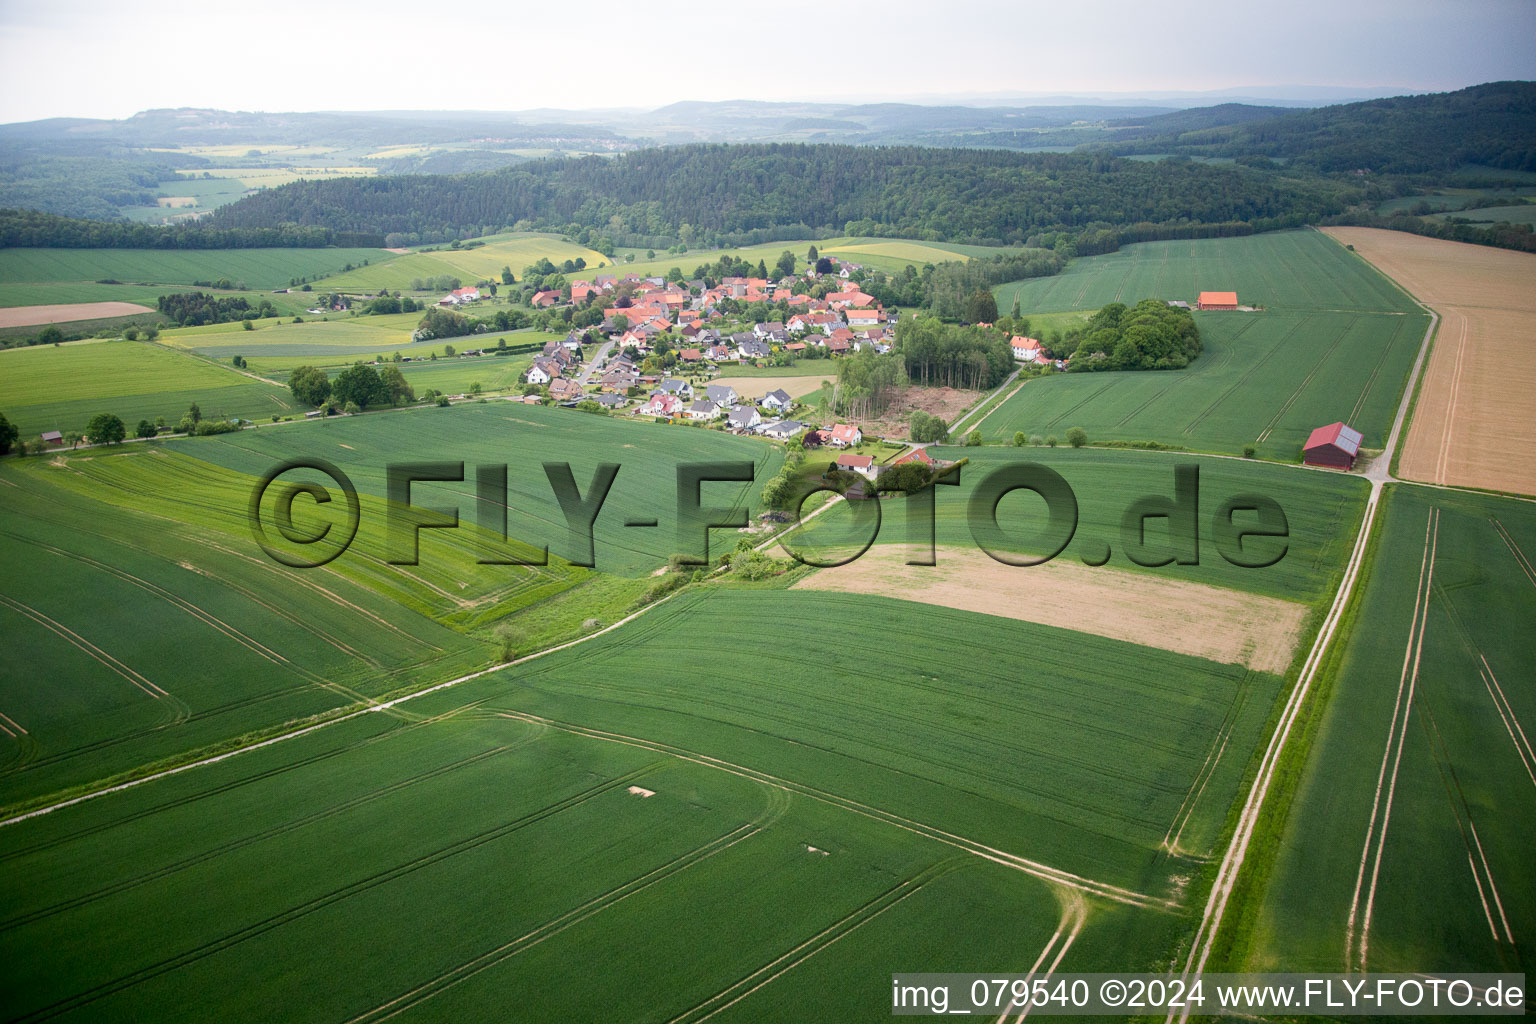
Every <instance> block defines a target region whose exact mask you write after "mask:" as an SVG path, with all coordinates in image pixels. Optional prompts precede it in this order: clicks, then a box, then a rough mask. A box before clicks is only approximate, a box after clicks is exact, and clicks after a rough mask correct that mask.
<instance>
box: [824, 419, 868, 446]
mask: <svg viewBox="0 0 1536 1024" xmlns="http://www.w3.org/2000/svg"><path fill="white" fill-rule="evenodd" d="M862 440H864V431H862V430H860V429H859V428H858V427H857V426H856V425H851V424H848V423H838V424H836V425H834V426H833V427H832V436H831V437H830V438H828V440H827V443H828V444H830V445H832V447H834V448H848V447H851V446H853V445H856V444H858V443H859V442H860V441H862Z"/></svg>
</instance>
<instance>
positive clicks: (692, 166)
mask: <svg viewBox="0 0 1536 1024" xmlns="http://www.w3.org/2000/svg"><path fill="white" fill-rule="evenodd" d="M1357 195H1358V193H1357V190H1356V189H1355V186H1353V185H1352V184H1350V183H1340V182H1331V181H1325V180H1318V179H1313V180H1296V179H1292V178H1289V177H1284V176H1280V175H1276V174H1272V173H1263V172H1258V171H1254V170H1250V169H1248V168H1241V167H1227V166H1209V165H1201V164H1175V165H1153V164H1147V163H1143V162H1138V161H1130V160H1120V159H1115V158H1111V157H1106V156H1076V155H1071V154H1060V153H1036V154H1020V153H1007V152H998V151H989V150H971V149H924V148H918V147H889V148H860V147H853V146H809V145H746V146H720V145H700V146H679V147H673V148H666V149H648V150H640V151H637V152H633V153H627V154H624V155H622V156H619V157H616V158H614V159H611V160H610V159H603V158H598V157H587V158H582V159H558V160H543V161H535V162H531V163H528V164H524V165H521V166H518V167H513V168H507V169H505V170H501V171H496V172H492V173H488V174H471V175H463V176H452V177H442V176H416V177H391V178H367V179H352V180H346V179H330V180H325V181H300V182H294V183H293V184H291V185H285V186H283V187H281V188H274V189H269V190H267V191H265V192H263V193H261V194H259V195H255V196H251V197H249V198H247V199H245V200H243V201H241V202H238V203H234V204H232V205H230V206H227V207H223V208H221V209H219V210H218V211H216V212H215V213H214V215H213V216H212V217H211V218H210V221H211V226H212V227H214V228H226V229H227V228H269V227H275V226H277V225H280V224H287V223H292V224H297V225H300V226H304V227H307V226H320V227H325V228H329V229H332V230H337V231H352V232H367V233H377V234H389V233H392V232H398V233H417V234H422V235H425V234H427V233H430V232H439V233H453V232H460V233H481V232H485V231H490V230H495V229H498V228H501V227H503V226H506V225H513V224H519V223H520V222H521V226H522V227H528V228H543V229H554V230H560V231H565V232H567V233H570V234H573V235H576V234H579V233H582V232H586V233H587V235H588V237H589V239H595V238H596V237H598V235H602V236H606V237H608V238H610V239H612V240H613V241H615V242H617V243H618V244H626V242H627V241H628V240H629V239H634V238H652V237H675V238H680V239H681V240H682V241H684V242H687V243H689V244H711V243H720V242H739V241H743V240H749V239H751V238H754V237H756V239H757V240H763V241H767V240H773V238H775V237H778V238H790V237H805V236H806V235H807V234H809V233H811V232H812V231H815V230H823V231H837V232H847V233H849V234H857V235H884V236H895V237H905V238H920V239H929V240H935V241H941V240H942V241H974V242H987V243H993V244H1001V243H1019V242H1023V241H1025V240H1026V239H1027V238H1028V237H1030V236H1031V235H1033V234H1036V233H1039V232H1042V231H1050V230H1054V229H1062V228H1065V229H1080V228H1083V227H1087V226H1089V225H1093V224H1101V225H1105V226H1107V225H1111V224H1116V225H1125V224H1133V223H1137V222H1150V223H1154V224H1184V225H1189V224H1195V225H1198V224H1218V223H1231V222H1243V223H1247V224H1252V225H1255V226H1257V227H1260V228H1261V229H1262V228H1273V227H1285V226H1293V225H1297V224H1302V223H1306V222H1308V221H1313V220H1316V219H1319V218H1320V217H1323V216H1327V215H1329V214H1333V213H1337V212H1340V211H1341V210H1342V209H1343V208H1344V207H1345V205H1347V204H1348V203H1349V202H1350V201H1352V200H1354V199H1356V198H1357ZM754 232H757V233H759V235H762V234H767V235H768V237H757V236H753V235H752V233H754Z"/></svg>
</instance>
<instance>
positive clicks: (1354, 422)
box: [982, 231, 1429, 461]
mask: <svg viewBox="0 0 1536 1024" xmlns="http://www.w3.org/2000/svg"><path fill="white" fill-rule="evenodd" d="M1232 288H1235V289H1236V290H1237V293H1238V301H1239V302H1241V303H1245V304H1247V303H1252V304H1256V305H1260V306H1263V307H1264V311H1263V312H1243V311H1238V312H1210V313H1198V312H1197V313H1196V314H1195V318H1196V323H1197V324H1198V325H1199V327H1200V336H1201V339H1202V341H1203V343H1204V350H1203V351H1202V353H1201V355H1200V356H1199V358H1198V359H1197V360H1196V361H1195V362H1194V363H1193V364H1192V365H1191V366H1190V367H1189V368H1187V369H1185V370H1178V371H1167V372H1151V371H1142V372H1123V373H1122V372H1111V373H1077V374H1058V375H1053V376H1047V377H1043V378H1040V379H1038V380H1032V381H1030V382H1029V383H1027V384H1026V385H1025V386H1024V387H1023V388H1022V389H1020V390H1019V391H1018V393H1017V394H1015V395H1013V396H1012V397H1011V398H1010V399H1009V400H1008V401H1007V402H1006V403H1004V404H1003V406H1002V407H1000V408H999V409H998V410H997V412H995V413H994V414H993V415H991V416H990V417H988V418H987V420H986V422H985V423H984V424H983V425H982V431H983V433H984V434H985V435H986V436H987V437H988V438H991V439H994V440H1003V441H1007V440H1011V439H1012V438H1013V435H1014V434H1015V433H1016V432H1019V431H1023V432H1024V433H1025V434H1026V435H1039V436H1041V437H1046V436H1049V435H1051V434H1055V435H1056V436H1058V437H1062V436H1064V435H1065V433H1066V431H1067V429H1068V428H1070V427H1074V426H1080V427H1082V428H1083V429H1084V430H1086V431H1087V432H1088V436H1089V439H1090V440H1091V441H1095V442H1098V441H1133V442H1134V441H1155V442H1157V443H1159V444H1165V445H1173V446H1176V447H1182V448H1191V449H1195V450H1201V451H1214V452H1223V453H1230V454H1237V453H1240V452H1241V451H1242V450H1243V448H1244V446H1245V445H1249V444H1252V445H1254V446H1255V447H1256V448H1257V449H1258V452H1259V454H1260V455H1261V456H1262V457H1264V458H1272V459H1280V460H1283V461H1291V460H1296V459H1299V458H1300V449H1301V445H1302V443H1303V442H1305V441H1306V438H1307V436H1308V434H1310V433H1311V431H1312V429H1313V428H1315V427H1319V426H1322V425H1324V424H1326V423H1332V422H1334V421H1336V420H1344V421H1345V422H1347V423H1349V424H1350V425H1351V426H1353V427H1355V428H1356V429H1358V430H1360V431H1361V432H1362V433H1363V434H1364V435H1365V447H1367V448H1379V447H1381V446H1382V445H1383V444H1384V443H1385V441H1386V434H1387V431H1388V430H1389V429H1390V427H1391V424H1392V417H1393V415H1394V414H1395V413H1396V411H1397V403H1398V399H1399V398H1400V397H1401V395H1402V388H1403V386H1404V381H1405V378H1406V376H1407V373H1408V369H1409V368H1410V367H1411V366H1412V364H1413V359H1414V356H1415V355H1416V354H1417V352H1418V348H1419V345H1420V343H1421V341H1422V340H1423V336H1424V330H1425V328H1426V327H1427V326H1428V322H1429V321H1428V317H1427V316H1426V315H1425V314H1423V313H1422V312H1419V311H1417V310H1416V308H1415V307H1414V305H1413V304H1412V302H1411V301H1410V300H1409V299H1408V298H1407V296H1405V295H1404V294H1403V293H1402V292H1401V291H1399V290H1398V289H1397V287H1396V286H1395V285H1393V284H1391V282H1389V281H1387V279H1386V278H1384V277H1382V276H1381V275H1380V274H1378V273H1376V271H1374V270H1372V269H1371V268H1370V267H1369V266H1368V265H1367V264H1366V263H1365V262H1364V261H1362V260H1360V259H1358V258H1356V257H1355V256H1354V255H1353V254H1352V253H1350V252H1348V251H1347V250H1346V249H1345V248H1344V247H1343V246H1340V245H1338V244H1337V243H1335V242H1333V241H1332V240H1330V239H1329V238H1328V237H1327V236H1325V235H1323V234H1321V233H1320V232H1315V231H1292V232H1283V233H1279V234H1269V235H1255V236H1252V237H1248V238H1229V239H1211V240H1204V241H1194V242H1147V243H1142V244H1139V245H1132V246H1127V247H1126V248H1125V249H1123V250H1121V251H1120V252H1117V253H1114V254H1112V255H1109V256H1094V257H1090V258H1087V259H1081V260H1076V261H1074V262H1073V263H1072V264H1071V265H1070V266H1069V267H1068V269H1067V271H1066V272H1065V273H1063V274H1061V275H1060V276H1058V277H1050V278H1039V279H1036V280H1031V281H1022V282H1017V283H1015V284H1008V285H1000V286H999V287H998V288H996V289H994V290H995V291H996V292H997V294H998V306H999V308H1002V309H1010V308H1012V303H1013V301H1014V300H1015V299H1017V300H1018V301H1019V304H1020V307H1021V308H1020V313H1021V314H1022V315H1024V316H1026V317H1029V318H1030V331H1031V333H1032V334H1034V335H1035V336H1037V337H1038V336H1040V335H1041V334H1042V333H1046V334H1049V333H1050V332H1052V331H1057V330H1066V329H1069V328H1070V327H1071V326H1073V325H1072V323H1071V321H1070V320H1067V321H1066V322H1065V323H1064V322H1063V317H1065V316H1068V315H1069V314H1064V313H1061V312H1049V311H1051V310H1076V309H1093V308H1098V307H1099V306H1102V305H1104V304H1106V303H1109V302H1115V301H1118V302H1124V303H1126V304H1127V305H1129V304H1132V303H1135V302H1136V301H1139V300H1140V299H1143V298H1149V297H1156V298H1174V297H1183V298H1186V299H1189V300H1193V299H1194V297H1195V294H1196V292H1198V291H1200V290H1213V289H1221V290H1229V289H1232ZM1037 310H1041V311H1045V312H1036V311H1037ZM1037 323H1038V326H1037Z"/></svg>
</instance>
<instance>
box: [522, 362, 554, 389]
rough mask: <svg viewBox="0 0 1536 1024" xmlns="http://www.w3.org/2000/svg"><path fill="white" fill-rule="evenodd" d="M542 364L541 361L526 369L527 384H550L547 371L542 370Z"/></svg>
mask: <svg viewBox="0 0 1536 1024" xmlns="http://www.w3.org/2000/svg"><path fill="white" fill-rule="evenodd" d="M543 363H544V361H543V360H542V359H541V360H539V361H538V362H536V363H534V364H533V365H532V366H530V367H528V383H530V384H548V383H549V382H550V379H551V378H550V375H549V371H548V370H546V369H545V368H544V365H543Z"/></svg>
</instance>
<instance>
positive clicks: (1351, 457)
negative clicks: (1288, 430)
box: [1301, 423, 1364, 469]
mask: <svg viewBox="0 0 1536 1024" xmlns="http://www.w3.org/2000/svg"><path fill="white" fill-rule="evenodd" d="M1362 440H1364V438H1363V436H1362V435H1361V433H1360V431H1358V430H1356V429H1355V428H1353V427H1351V426H1349V425H1348V424H1347V423H1330V424H1328V425H1327V426H1326V427H1318V428H1317V429H1316V430H1314V431H1312V436H1311V437H1309V438H1307V443H1306V444H1305V445H1303V446H1302V449H1301V461H1302V462H1303V463H1305V464H1306V465H1308V466H1327V467H1329V468H1331V469H1353V468H1354V466H1355V457H1356V456H1357V455H1359V454H1360V442H1361V441H1362Z"/></svg>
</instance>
